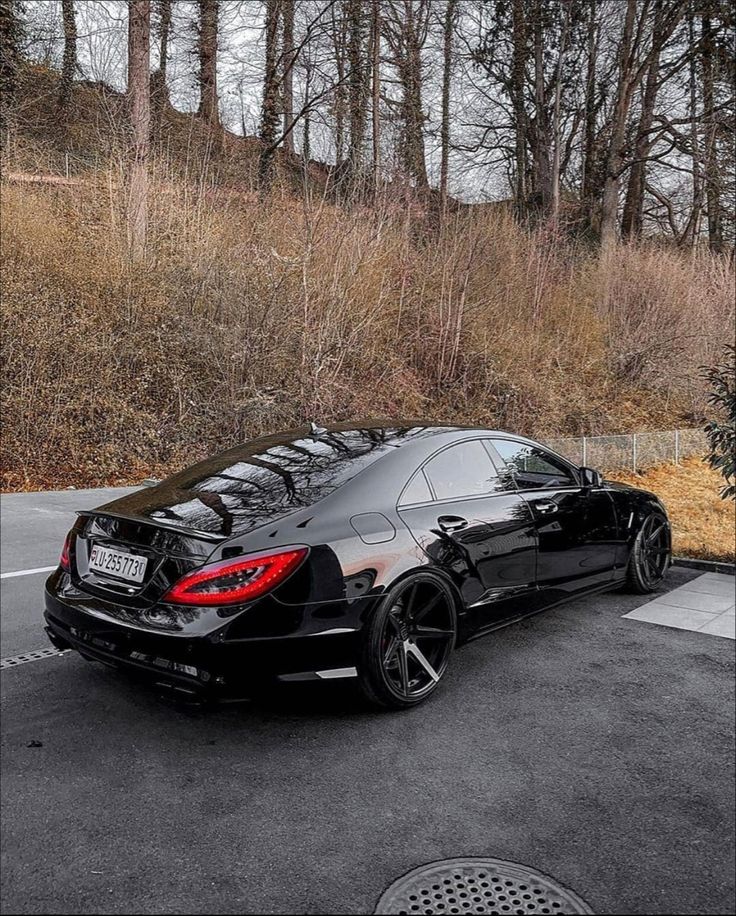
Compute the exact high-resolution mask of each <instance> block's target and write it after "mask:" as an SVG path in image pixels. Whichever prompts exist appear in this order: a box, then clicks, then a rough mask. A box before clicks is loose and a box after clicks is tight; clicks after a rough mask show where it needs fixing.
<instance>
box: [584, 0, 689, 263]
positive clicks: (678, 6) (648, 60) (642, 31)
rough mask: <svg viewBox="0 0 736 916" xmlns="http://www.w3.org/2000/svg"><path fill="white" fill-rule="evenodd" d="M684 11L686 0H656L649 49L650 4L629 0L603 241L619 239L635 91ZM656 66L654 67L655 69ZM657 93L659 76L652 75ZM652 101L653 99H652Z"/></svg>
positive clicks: (608, 159) (608, 163) (609, 155)
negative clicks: (621, 192)
mask: <svg viewBox="0 0 736 916" xmlns="http://www.w3.org/2000/svg"><path fill="white" fill-rule="evenodd" d="M684 12H685V0H657V2H656V3H655V8H654V16H653V20H654V25H653V29H652V37H651V41H650V46H649V50H648V51H646V52H644V51H643V49H642V45H643V42H644V36H645V35H646V32H647V20H648V19H649V18H650V4H649V3H646V4H644V5H641V6H640V5H639V4H638V3H637V0H627V5H626V12H625V17H624V27H623V33H622V38H621V45H620V48H619V54H618V80H617V89H616V97H615V98H616V101H615V104H614V111H613V118H612V121H611V127H610V139H609V143H608V150H607V154H606V159H605V173H604V174H605V177H604V186H603V201H602V204H601V243H602V244H603V245H609V244H611V243H612V242H614V241H615V240H616V230H617V225H618V197H619V185H620V179H621V175H622V174H623V173H624V171H625V170H626V168H627V167H628V166H629V165H630V164H631V162H627V161H626V146H625V141H626V127H627V122H628V116H629V111H630V108H631V102H632V99H633V96H634V92H635V91H636V89H637V88H638V86H639V85H640V84H641V82H642V80H643V79H644V77H645V75H646V74H647V73H648V72H653V73H656V70H657V64H656V61H657V58H658V56H659V54H660V53H661V51H662V47H663V45H664V43H665V42H666V41H667V40H668V39H669V38H670V36H671V35H672V33H673V31H674V29H675V28H676V26H677V24H678V23H679V21H680V19H681V18H682V16H683V14H684ZM652 68H653V69H652ZM653 79H654V82H653V84H652V85H653V87H654V89H653V94H654V97H656V85H657V83H656V77H653ZM652 104H653V101H652Z"/></svg>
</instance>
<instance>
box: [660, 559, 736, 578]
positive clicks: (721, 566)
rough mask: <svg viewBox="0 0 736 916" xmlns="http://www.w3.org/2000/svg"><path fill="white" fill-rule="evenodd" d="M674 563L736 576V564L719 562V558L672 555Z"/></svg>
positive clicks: (689, 567)
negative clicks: (705, 558)
mask: <svg viewBox="0 0 736 916" xmlns="http://www.w3.org/2000/svg"><path fill="white" fill-rule="evenodd" d="M672 563H673V564H674V565H675V566H685V567H687V568H688V569H702V570H703V572H715V573H723V574H724V575H726V576H736V565H735V564H733V563H719V562H718V561H717V560H694V559H692V557H672Z"/></svg>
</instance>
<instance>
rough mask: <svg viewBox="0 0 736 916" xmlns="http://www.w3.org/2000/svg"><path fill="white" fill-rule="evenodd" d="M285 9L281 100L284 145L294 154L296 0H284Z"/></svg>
mask: <svg viewBox="0 0 736 916" xmlns="http://www.w3.org/2000/svg"><path fill="white" fill-rule="evenodd" d="M282 10H283V33H284V37H283V42H282V44H283V50H282V53H281V61H282V66H283V73H282V77H281V83H282V90H281V102H282V107H283V115H284V128H283V130H284V146H285V147H286V149H287V150H288V151H289V152H290V153H292V154H293V152H294V131H293V130H292V121H293V120H294V64H295V62H296V54H297V52H296V49H295V47H294V0H282Z"/></svg>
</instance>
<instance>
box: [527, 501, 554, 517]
mask: <svg viewBox="0 0 736 916" xmlns="http://www.w3.org/2000/svg"><path fill="white" fill-rule="evenodd" d="M532 505H533V506H534V508H535V509H536V510H537V512H539V514H540V515H552V513H553V512H557V503H556V502H553V501H552V500H551V499H537V500H536V501H535V502H533V503H532Z"/></svg>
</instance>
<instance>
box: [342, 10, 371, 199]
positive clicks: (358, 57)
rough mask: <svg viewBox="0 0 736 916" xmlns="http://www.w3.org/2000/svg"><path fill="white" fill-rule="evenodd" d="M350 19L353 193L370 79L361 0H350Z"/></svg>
mask: <svg viewBox="0 0 736 916" xmlns="http://www.w3.org/2000/svg"><path fill="white" fill-rule="evenodd" d="M346 18H347V23H348V66H349V68H350V71H349V74H348V111H349V113H350V145H349V147H348V164H349V175H350V181H349V185H350V192H351V193H354V192H355V190H356V189H357V187H358V185H359V184H360V182H361V179H362V170H363V143H364V142H365V125H366V120H367V102H368V94H367V88H368V79H367V60H366V43H365V36H366V28H365V24H366V23H365V16H364V15H363V4H362V2H361V0H347V17H346Z"/></svg>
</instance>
